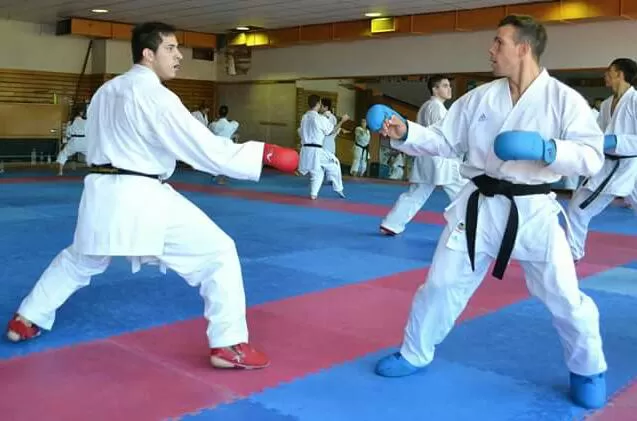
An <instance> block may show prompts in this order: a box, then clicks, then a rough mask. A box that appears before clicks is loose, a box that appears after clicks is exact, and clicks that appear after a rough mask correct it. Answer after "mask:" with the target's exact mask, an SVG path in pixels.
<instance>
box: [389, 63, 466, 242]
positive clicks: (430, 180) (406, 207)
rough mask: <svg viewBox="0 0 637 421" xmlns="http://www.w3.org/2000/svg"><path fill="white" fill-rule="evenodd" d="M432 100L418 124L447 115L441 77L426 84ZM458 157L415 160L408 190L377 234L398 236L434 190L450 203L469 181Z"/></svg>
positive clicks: (447, 90) (445, 82)
mask: <svg viewBox="0 0 637 421" xmlns="http://www.w3.org/2000/svg"><path fill="white" fill-rule="evenodd" d="M427 88H428V89H429V93H430V94H431V98H430V99H429V100H427V101H426V102H425V103H424V104H422V106H421V107H420V110H418V117H417V120H418V121H417V123H418V124H420V125H421V126H424V127H428V126H431V125H433V124H435V123H437V122H439V121H441V120H442V119H444V117H445V115H446V114H447V108H445V101H447V100H449V99H451V97H452V92H451V83H450V81H449V79H448V78H447V77H445V76H443V75H433V76H431V77H430V78H429V80H428V81H427ZM461 164H462V159H461V158H460V157H455V158H445V157H441V156H430V155H421V156H417V157H415V158H414V164H413V167H412V170H411V174H410V176H409V183H410V184H409V190H407V191H406V192H404V193H402V194H401V195H400V196H399V197H398V200H397V201H396V203H395V204H394V207H393V208H392V209H391V210H390V211H389V213H388V214H387V216H386V217H385V218H384V219H383V220H382V222H381V224H380V231H381V233H383V234H385V235H390V236H392V235H397V234H400V233H402V232H403V231H404V230H405V226H406V225H407V224H408V223H409V221H411V220H412V218H413V217H414V216H415V215H416V214H417V213H418V211H419V210H420V209H421V208H422V207H423V206H424V204H425V203H426V202H427V200H428V199H429V197H430V196H431V194H432V193H433V191H434V190H435V188H436V186H442V188H443V189H444V191H445V193H447V196H449V200H451V201H453V200H454V199H455V198H456V196H457V195H458V193H460V190H462V188H463V187H464V186H465V184H467V182H468V180H467V179H466V178H464V177H462V175H460V165H461Z"/></svg>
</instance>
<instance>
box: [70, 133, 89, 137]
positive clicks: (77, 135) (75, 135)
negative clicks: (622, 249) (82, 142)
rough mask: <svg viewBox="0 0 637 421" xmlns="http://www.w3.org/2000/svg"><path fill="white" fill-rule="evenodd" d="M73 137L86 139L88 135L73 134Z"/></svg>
mask: <svg viewBox="0 0 637 421" xmlns="http://www.w3.org/2000/svg"><path fill="white" fill-rule="evenodd" d="M71 137H86V135H83V134H72V135H71Z"/></svg>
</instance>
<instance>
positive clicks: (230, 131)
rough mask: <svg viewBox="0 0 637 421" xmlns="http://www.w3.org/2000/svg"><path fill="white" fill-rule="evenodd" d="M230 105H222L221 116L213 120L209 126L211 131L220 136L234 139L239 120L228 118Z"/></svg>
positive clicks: (220, 108)
mask: <svg viewBox="0 0 637 421" xmlns="http://www.w3.org/2000/svg"><path fill="white" fill-rule="evenodd" d="M228 111H229V109H228V106H227V105H222V106H221V107H219V118H218V119H216V120H215V121H213V122H211V123H210V125H209V126H208V128H209V129H210V131H211V132H213V133H214V134H216V135H217V136H219V137H226V138H228V139H230V140H233V141H234V139H233V136H234V135H235V133H236V132H237V129H239V122H238V121H235V120H228Z"/></svg>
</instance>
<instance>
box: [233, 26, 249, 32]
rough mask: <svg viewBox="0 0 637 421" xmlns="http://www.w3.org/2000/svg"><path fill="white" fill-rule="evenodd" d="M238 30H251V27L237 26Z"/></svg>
mask: <svg viewBox="0 0 637 421" xmlns="http://www.w3.org/2000/svg"><path fill="white" fill-rule="evenodd" d="M236 29H237V31H249V30H250V28H248V27H247V26H237V28H236Z"/></svg>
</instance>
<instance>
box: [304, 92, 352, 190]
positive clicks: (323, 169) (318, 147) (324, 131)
mask: <svg viewBox="0 0 637 421" xmlns="http://www.w3.org/2000/svg"><path fill="white" fill-rule="evenodd" d="M307 104H308V106H309V110H308V111H306V112H305V114H303V117H302V118H301V126H300V127H299V136H300V137H301V157H300V160H299V169H298V172H299V174H301V175H307V174H310V199H312V200H316V199H317V197H318V194H319V191H320V190H321V186H322V185H323V180H324V179H325V176H326V175H327V179H328V181H330V182H331V183H332V189H334V191H335V192H336V194H338V195H339V196H340V197H341V198H345V193H344V192H343V178H342V176H341V165H340V162H339V160H338V159H337V158H336V155H334V154H333V153H332V152H330V151H328V150H326V149H325V148H324V147H323V146H324V145H323V142H324V141H325V138H326V136H328V135H331V134H334V133H337V132H338V130H339V129H340V128H341V126H342V125H343V123H345V122H346V121H348V120H349V116H348V115H347V114H344V115H343V116H342V117H341V121H339V122H338V123H337V124H336V125H333V124H332V123H331V122H330V121H329V120H328V119H327V118H326V117H325V116H323V115H321V114H319V111H320V110H321V98H320V97H319V96H318V95H310V96H308V99H307Z"/></svg>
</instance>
